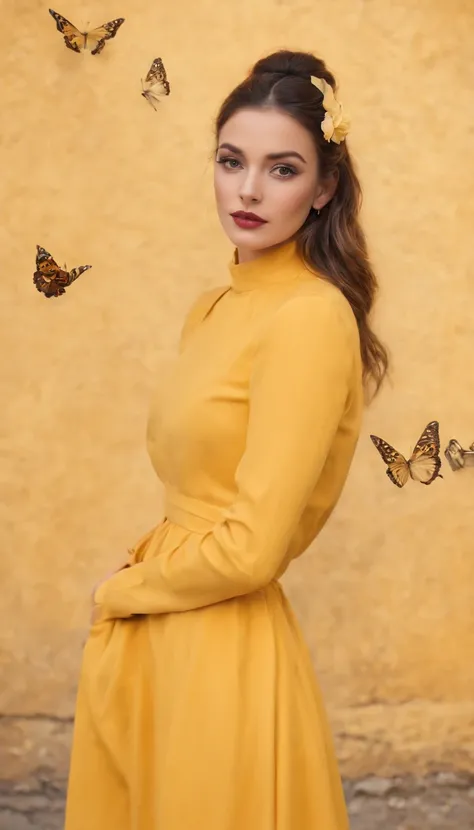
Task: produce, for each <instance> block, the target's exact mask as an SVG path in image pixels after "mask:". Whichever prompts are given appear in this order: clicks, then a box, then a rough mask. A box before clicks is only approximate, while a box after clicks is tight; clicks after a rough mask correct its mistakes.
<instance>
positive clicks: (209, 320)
mask: <svg viewBox="0 0 474 830" xmlns="http://www.w3.org/2000/svg"><path fill="white" fill-rule="evenodd" d="M324 82H325V83H324ZM326 84H327V85H328V86H326ZM333 87H335V81H334V78H333V76H332V75H331V73H330V72H328V70H327V69H326V67H325V65H324V63H323V62H322V61H321V60H319V59H317V58H316V57H314V56H312V55H311V54H306V53H293V52H287V51H282V52H278V53H276V54H273V55H270V56H269V57H267V58H264V59H262V60H260V61H258V63H257V64H256V65H255V67H254V69H253V71H252V72H251V74H250V75H249V77H248V78H246V79H245V80H244V81H243V83H242V84H240V85H239V86H238V87H237V88H236V89H235V90H234V91H233V92H232V93H231V94H230V95H229V97H228V98H227V99H226V101H225V102H224V103H223V105H222V107H221V110H220V112H219V114H218V117H217V123H216V156H215V195H216V202H217V210H218V213H219V218H220V220H221V223H222V226H223V228H224V231H225V232H226V234H227V235H228V237H229V239H230V240H231V242H232V243H233V245H234V246H235V251H234V257H233V260H232V262H231V263H230V264H229V270H230V280H229V282H228V283H227V284H223V285H222V286H220V287H219V288H215V289H211V290H208V291H205V292H204V293H203V294H202V295H201V296H200V297H199V298H198V299H197V301H196V302H195V303H194V304H193V305H192V307H191V309H190V311H189V313H188V316H187V318H186V320H185V322H184V326H183V330H182V336H181V343H180V350H179V356H178V357H177V359H176V364H175V366H174V371H173V374H172V376H171V377H170V378H169V380H168V381H167V382H166V389H161V390H160V392H159V395H158V397H157V399H156V401H155V404H154V406H153V408H152V412H151V415H150V421H149V430H148V449H149V453H150V457H151V460H152V463H153V465H154V467H155V469H156V472H157V474H158V476H159V477H160V479H161V480H162V481H163V483H164V485H165V492H166V497H165V518H164V519H163V520H162V522H161V523H160V524H159V525H158V526H157V527H155V528H154V529H153V530H152V531H150V532H149V533H148V534H147V535H146V536H145V537H144V538H142V539H141V540H140V541H139V542H138V543H137V545H136V547H135V548H134V549H133V550H132V551H131V553H130V560H129V563H128V565H126V566H125V567H123V568H122V569H120V570H119V571H118V572H116V573H115V574H113V575H112V576H110V577H108V578H107V579H106V580H105V581H104V582H102V584H100V585H99V587H98V589H97V590H96V592H95V609H94V623H93V626H92V629H91V632H90V637H89V639H88V642H87V644H86V647H85V651H84V659H83V669H82V675H81V680H80V684H79V691H78V699H77V711H76V721H75V734H74V743H73V751H72V760H71V770H70V779H69V791H68V802H67V817H66V830H104V828H110V830H200V829H201V828H202V830H276V829H277V830H345V828H347V827H348V823H347V816H346V809H345V803H344V795H343V791H342V786H341V780H340V776H339V772H338V768H337V763H336V759H335V754H334V749H333V744H332V737H331V734H330V730H329V728H328V723H327V720H326V715H325V710H324V704H323V702H322V700H321V696H320V691H319V687H318V685H317V681H316V679H315V677H314V672H313V667H312V664H311V659H310V656H309V653H308V651H307V647H306V645H305V643H304V641H303V638H302V635H301V632H300V629H299V627H298V624H297V622H296V620H295V617H294V615H293V612H292V610H291V608H290V606H289V603H288V601H287V599H286V597H285V595H284V593H283V590H282V588H281V585H280V583H279V581H278V579H279V577H281V575H282V574H283V573H284V571H285V570H286V568H287V567H288V565H289V563H290V562H291V560H292V559H294V558H295V557H297V556H299V555H300V554H301V553H303V551H304V550H305V549H306V548H307V547H308V546H309V544H310V543H311V542H312V541H313V540H314V538H315V537H316V536H317V534H318V533H319V531H320V530H321V528H322V526H323V525H324V524H325V522H326V520H327V518H328V516H329V515H330V513H331V512H332V510H333V508H334V506H335V504H336V502H337V500H338V498H339V496H340V493H341V490H342V488H343V485H344V482H345V480H346V477H347V474H348V471H349V466H350V463H351V460H352V457H353V454H354V450H355V447H356V443H357V439H358V435H359V429H360V424H361V415H362V410H363V397H364V396H363V390H364V385H367V384H368V383H370V381H371V380H373V381H374V382H375V388H376V389H378V388H379V386H380V384H381V381H382V379H383V376H384V374H385V371H386V368H387V356H386V352H385V350H384V348H383V346H382V345H381V344H380V343H379V341H378V339H377V337H376V336H375V335H374V334H373V332H372V331H371V329H370V326H369V322H368V313H369V311H370V309H371V306H372V302H373V298H374V292H375V289H376V280H375V277H374V274H373V271H372V269H371V267H370V264H369V261H368V257H367V253H366V245H365V240H364V235H363V233H362V231H361V229H360V227H359V225H358V220H357V214H358V211H359V204H360V187H359V183H358V180H357V178H356V175H355V173H354V169H353V166H352V162H351V159H350V155H349V152H348V149H347V143H346V141H345V135H346V133H347V131H348V122H347V120H346V119H345V117H343V113H342V111H341V109H340V105H338V103H337V101H336V100H335V99H334V97H333V95H332V88H333ZM321 90H323V92H325V95H324V98H323V93H322V91H321ZM242 212H243V213H242ZM249 213H251V214H253V215H254V216H256V217H258V218H257V219H254V220H252V217H250V220H249V217H248V215H247V221H246V220H245V215H246V214H249ZM319 590H321V586H319ZM314 591H315V601H317V591H318V586H315V587H314Z"/></svg>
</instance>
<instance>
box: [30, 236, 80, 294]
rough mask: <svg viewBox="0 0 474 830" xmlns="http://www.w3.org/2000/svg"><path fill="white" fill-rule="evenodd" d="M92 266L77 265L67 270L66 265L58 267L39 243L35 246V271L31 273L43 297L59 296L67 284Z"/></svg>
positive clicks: (64, 290)
mask: <svg viewBox="0 0 474 830" xmlns="http://www.w3.org/2000/svg"><path fill="white" fill-rule="evenodd" d="M89 268H92V265H79V267H78V268H73V269H72V271H68V270H67V267H66V265H65V266H64V268H60V267H59V265H58V264H57V262H55V261H54V259H53V257H52V256H51V254H50V253H48V251H45V249H44V248H42V247H41V245H37V246H36V271H35V273H34V274H33V282H34V284H35V285H36V288H37V290H38V291H41V293H42V294H44V296H45V297H59V295H60V294H65V292H66V288H67V287H68V285H71V283H72V282H74V280H77V278H78V277H80V276H81V274H83V273H84V271H87V270H88V269H89Z"/></svg>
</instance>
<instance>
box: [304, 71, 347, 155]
mask: <svg viewBox="0 0 474 830" xmlns="http://www.w3.org/2000/svg"><path fill="white" fill-rule="evenodd" d="M311 83H312V84H314V86H315V87H317V88H318V89H319V91H320V92H322V94H323V96H324V97H323V107H324V109H325V110H326V115H325V116H324V120H323V121H322V123H321V129H322V131H323V133H324V138H325V139H326V141H334V142H335V143H336V144H340V143H341V141H344V139H345V137H346V135H347V133H348V132H349V129H350V126H351V121H350V118H349V116H347V115H344V112H343V108H342V104H340V103H339V101H336V98H335V96H334V90H333V88H332V86H331V84H328V83H327V81H325V80H324V78H316V77H315V76H314V75H311Z"/></svg>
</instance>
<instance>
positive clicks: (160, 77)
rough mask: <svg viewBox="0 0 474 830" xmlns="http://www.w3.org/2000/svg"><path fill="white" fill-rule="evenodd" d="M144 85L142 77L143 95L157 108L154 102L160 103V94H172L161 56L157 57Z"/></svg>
mask: <svg viewBox="0 0 474 830" xmlns="http://www.w3.org/2000/svg"><path fill="white" fill-rule="evenodd" d="M145 84H147V86H144V85H143V79H142V95H143V97H144V98H145V100H146V101H148V103H149V104H150V106H152V107H153V109H154V110H156V107H155V104H154V102H156V103H157V104H159V103H160V96H162V95H169V94H170V85H169V82H168V79H167V77H166V70H165V67H164V66H163V61H162V60H161V58H155V60H154V61H153V63H152V65H151V66H150V68H149V70H148V72H147V74H146V78H145Z"/></svg>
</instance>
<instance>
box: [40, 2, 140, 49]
mask: <svg viewBox="0 0 474 830" xmlns="http://www.w3.org/2000/svg"><path fill="white" fill-rule="evenodd" d="M49 13H50V15H51V16H52V17H54V19H55V21H56V28H57V30H58V31H59V32H61V34H62V35H63V36H64V43H65V44H66V46H67V48H68V49H72V50H73V52H82V51H83V50H84V49H91V50H92V51H91V54H92V55H98V54H99V53H100V52H102V49H103V48H104V46H105V41H106V40H110V39H111V38H113V37H115V35H116V34H117V31H118V29H119V27H120V26H121V25H122V23H123V22H124V21H125V18H124V17H117V19H116V20H110V21H109V23H104V25H103V26H99V27H98V28H97V29H91V31H90V32H80V31H79V29H76V27H75V26H73V24H72V23H70V21H69V20H66V18H65V17H63V16H62V14H58V13H57V12H55V11H54V10H53V9H49ZM92 47H94V48H93V49H92Z"/></svg>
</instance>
